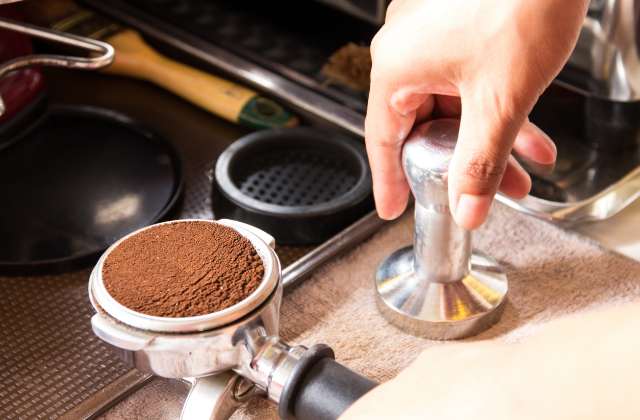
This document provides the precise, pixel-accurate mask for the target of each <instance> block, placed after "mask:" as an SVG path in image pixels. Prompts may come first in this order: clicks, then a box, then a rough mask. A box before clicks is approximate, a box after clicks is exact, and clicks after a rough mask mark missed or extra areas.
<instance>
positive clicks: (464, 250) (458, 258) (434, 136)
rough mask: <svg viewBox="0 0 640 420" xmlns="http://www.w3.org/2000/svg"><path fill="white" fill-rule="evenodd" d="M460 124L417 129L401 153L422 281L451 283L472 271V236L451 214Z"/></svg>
mask: <svg viewBox="0 0 640 420" xmlns="http://www.w3.org/2000/svg"><path fill="white" fill-rule="evenodd" d="M459 128H460V121H459V120H455V119H439V120H433V121H429V122H427V123H425V124H422V125H420V126H418V127H416V128H415V129H414V130H413V132H412V133H411V134H410V136H409V138H408V140H407V141H406V142H405V145H404V147H403V149H402V164H403V167H404V171H405V174H406V177H407V181H408V182H409V186H410V187H411V191H412V192H413V195H414V197H415V199H416V202H415V233H414V253H415V270H416V272H417V274H418V275H419V277H420V278H421V279H423V280H426V281H429V282H435V283H450V282H454V281H457V280H460V279H461V278H463V277H464V276H465V275H466V274H467V273H468V271H469V260H470V258H471V236H470V233H469V232H468V231H466V230H465V229H463V228H461V227H459V226H458V225H457V224H456V223H455V221H454V220H453V217H452V216H451V210H450V208H449V197H448V186H447V183H448V172H449V162H450V161H451V158H452V156H453V151H454V148H455V145H456V141H457V138H458V130H459Z"/></svg>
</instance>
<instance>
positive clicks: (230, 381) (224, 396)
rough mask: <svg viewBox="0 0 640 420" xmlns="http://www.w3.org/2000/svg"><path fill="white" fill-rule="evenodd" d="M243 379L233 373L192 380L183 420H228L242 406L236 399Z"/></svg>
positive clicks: (182, 416)
mask: <svg viewBox="0 0 640 420" xmlns="http://www.w3.org/2000/svg"><path fill="white" fill-rule="evenodd" d="M240 380H242V378H241V377H240V376H238V375H236V374H235V373H233V372H224V373H221V374H219V375H213V376H207V377H204V378H193V379H192V380H190V381H189V382H190V384H191V389H190V390H189V394H188V395H187V399H186V401H185V402H184V406H183V407H182V413H181V414H180V419H181V420H192V419H206V420H226V419H228V418H229V417H231V416H232V415H233V413H234V412H235V411H236V409H237V408H238V407H239V406H240V405H241V404H242V403H241V402H240V401H238V400H237V399H236V398H235V391H236V388H237V386H238V382H239V381H240Z"/></svg>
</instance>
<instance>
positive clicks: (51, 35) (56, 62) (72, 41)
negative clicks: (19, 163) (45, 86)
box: [0, 18, 115, 115]
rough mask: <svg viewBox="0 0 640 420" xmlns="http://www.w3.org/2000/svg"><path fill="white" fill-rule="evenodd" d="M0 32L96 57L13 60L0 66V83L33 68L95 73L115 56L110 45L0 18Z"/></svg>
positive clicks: (40, 56)
mask: <svg viewBox="0 0 640 420" xmlns="http://www.w3.org/2000/svg"><path fill="white" fill-rule="evenodd" d="M0 28H2V29H7V30H10V31H15V32H20V33H23V34H25V35H29V36H33V37H36V38H42V39H46V40H48V41H52V42H57V43H61V44H64V45H69V46H72V47H76V48H80V49H83V50H86V51H88V52H90V53H94V54H98V55H95V56H88V57H79V56H69V55H57V54H30V55H26V56H23V57H16V58H14V59H12V60H9V61H7V62H6V63H4V64H2V65H0V79H1V78H3V77H4V76H6V75H7V74H8V73H10V72H12V71H16V70H19V69H22V68H24V67H29V66H37V65H39V66H50V67H65V68H71V69H82V70H95V69H99V68H102V67H105V66H108V65H109V64H111V62H113V58H114V56H115V51H114V49H113V47H112V46H111V45H109V44H107V43H106V42H102V41H97V40H95V39H91V38H86V37H82V36H77V35H72V34H68V33H65V32H60V31H55V30H52V29H43V28H40V27H38V26H34V25H30V24H27V23H22V22H15V21H12V20H9V19H3V18H0ZM4 111H5V106H4V101H3V100H2V98H1V97H0V115H2V114H3V113H4Z"/></svg>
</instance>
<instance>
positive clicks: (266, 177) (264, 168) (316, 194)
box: [236, 149, 358, 206]
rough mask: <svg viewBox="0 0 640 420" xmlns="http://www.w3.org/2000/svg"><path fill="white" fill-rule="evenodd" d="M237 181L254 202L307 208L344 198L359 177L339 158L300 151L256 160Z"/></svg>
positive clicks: (277, 153) (278, 153)
mask: <svg viewBox="0 0 640 420" xmlns="http://www.w3.org/2000/svg"><path fill="white" fill-rule="evenodd" d="M238 178H239V179H237V180H236V181H237V183H238V185H240V190H241V191H242V192H243V193H244V194H246V195H248V196H249V197H251V198H254V199H256V200H259V201H262V202H265V203H273V204H278V205H281V206H300V205H303V206H310V205H314V204H320V203H326V202H327V201H330V200H332V199H334V198H336V197H339V196H341V195H343V194H345V193H346V192H347V191H349V190H350V189H351V188H353V187H354V186H355V184H356V182H357V180H358V174H355V173H353V170H352V169H351V168H350V167H349V165H347V164H345V162H344V161H343V160H341V159H340V157H339V156H329V155H328V154H326V155H322V154H320V153H318V152H317V151H308V150H303V149H300V150H292V151H288V152H284V153H281V152H274V153H270V154H266V155H263V156H260V157H256V158H255V159H253V160H250V161H248V162H247V164H246V167H245V168H244V171H243V172H242V173H241V174H239V177H238Z"/></svg>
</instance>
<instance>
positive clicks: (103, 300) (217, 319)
mask: <svg viewBox="0 0 640 420" xmlns="http://www.w3.org/2000/svg"><path fill="white" fill-rule="evenodd" d="M188 222H191V223H193V222H197V223H217V224H222V225H225V226H228V227H230V228H232V229H234V230H235V231H236V232H238V233H239V234H240V235H242V236H244V237H245V238H247V239H248V240H249V241H251V244H252V245H253V246H254V247H255V249H256V251H257V252H258V255H259V256H260V258H261V259H262V263H263V264H264V277H263V278H262V282H261V283H260V285H258V288H257V289H256V290H255V291H254V292H253V293H251V294H250V295H249V296H248V297H247V298H246V299H244V300H242V301H241V302H238V303H236V304H235V305H232V306H230V307H228V308H226V309H223V310H221V311H218V312H214V313H211V314H207V315H199V316H192V317H183V318H170V317H160V316H153V315H147V314H143V313H140V312H136V311H134V310H131V309H129V308H127V307H126V306H124V305H122V304H120V303H118V302H117V301H116V300H115V299H114V298H113V297H112V296H111V295H110V294H109V292H108V291H107V289H106V287H105V285H104V282H103V279H102V267H103V264H104V261H105V260H106V258H107V257H108V256H109V253H110V252H111V251H113V250H114V249H115V248H117V247H118V245H120V244H121V243H122V242H124V241H126V240H127V239H128V238H130V237H132V236H135V235H137V234H139V233H140V232H143V231H145V230H147V229H151V228H153V227H155V226H159V225H163V224H168V223H174V224H175V223H188ZM262 234H264V235H262ZM259 235H260V236H259ZM270 243H273V241H272V240H270V236H269V235H268V234H266V233H264V232H262V231H259V230H258V229H256V228H254V227H251V226H247V225H245V224H244V223H240V222H236V221H233V220H224V221H212V220H201V219H184V220H178V221H169V222H164V223H158V224H155V225H151V226H148V227H145V228H142V229H139V230H137V231H135V232H133V233H130V234H129V235H127V236H125V237H124V238H122V239H120V240H118V241H117V242H116V243H114V244H113V245H112V246H111V247H109V249H107V250H106V251H105V253H104V254H103V255H102V256H101V257H100V259H99V260H98V263H97V264H96V266H95V267H94V269H93V271H92V272H91V276H90V278H89V296H90V297H91V303H92V304H93V306H94V309H95V310H96V311H99V310H100V309H101V310H103V311H104V312H106V313H107V314H109V315H111V316H112V317H113V318H115V319H116V320H118V321H120V322H122V323H124V324H126V325H128V326H131V327H134V328H139V329H142V330H149V331H157V332H169V333H186V332H200V331H206V330H210V329H213V328H217V327H221V326H223V325H226V324H229V323H231V322H234V321H236V320H238V319H240V318H242V317H243V316H245V315H247V314H249V313H250V312H251V311H253V310H254V309H256V308H257V307H259V306H260V305H261V304H262V303H264V302H265V301H266V300H267V299H268V297H269V296H270V295H271V293H272V292H273V290H274V289H275V288H276V287H277V285H278V282H279V281H280V261H279V259H278V257H277V255H276V253H275V252H274V251H273V248H272V246H270ZM98 306H99V308H98Z"/></svg>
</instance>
